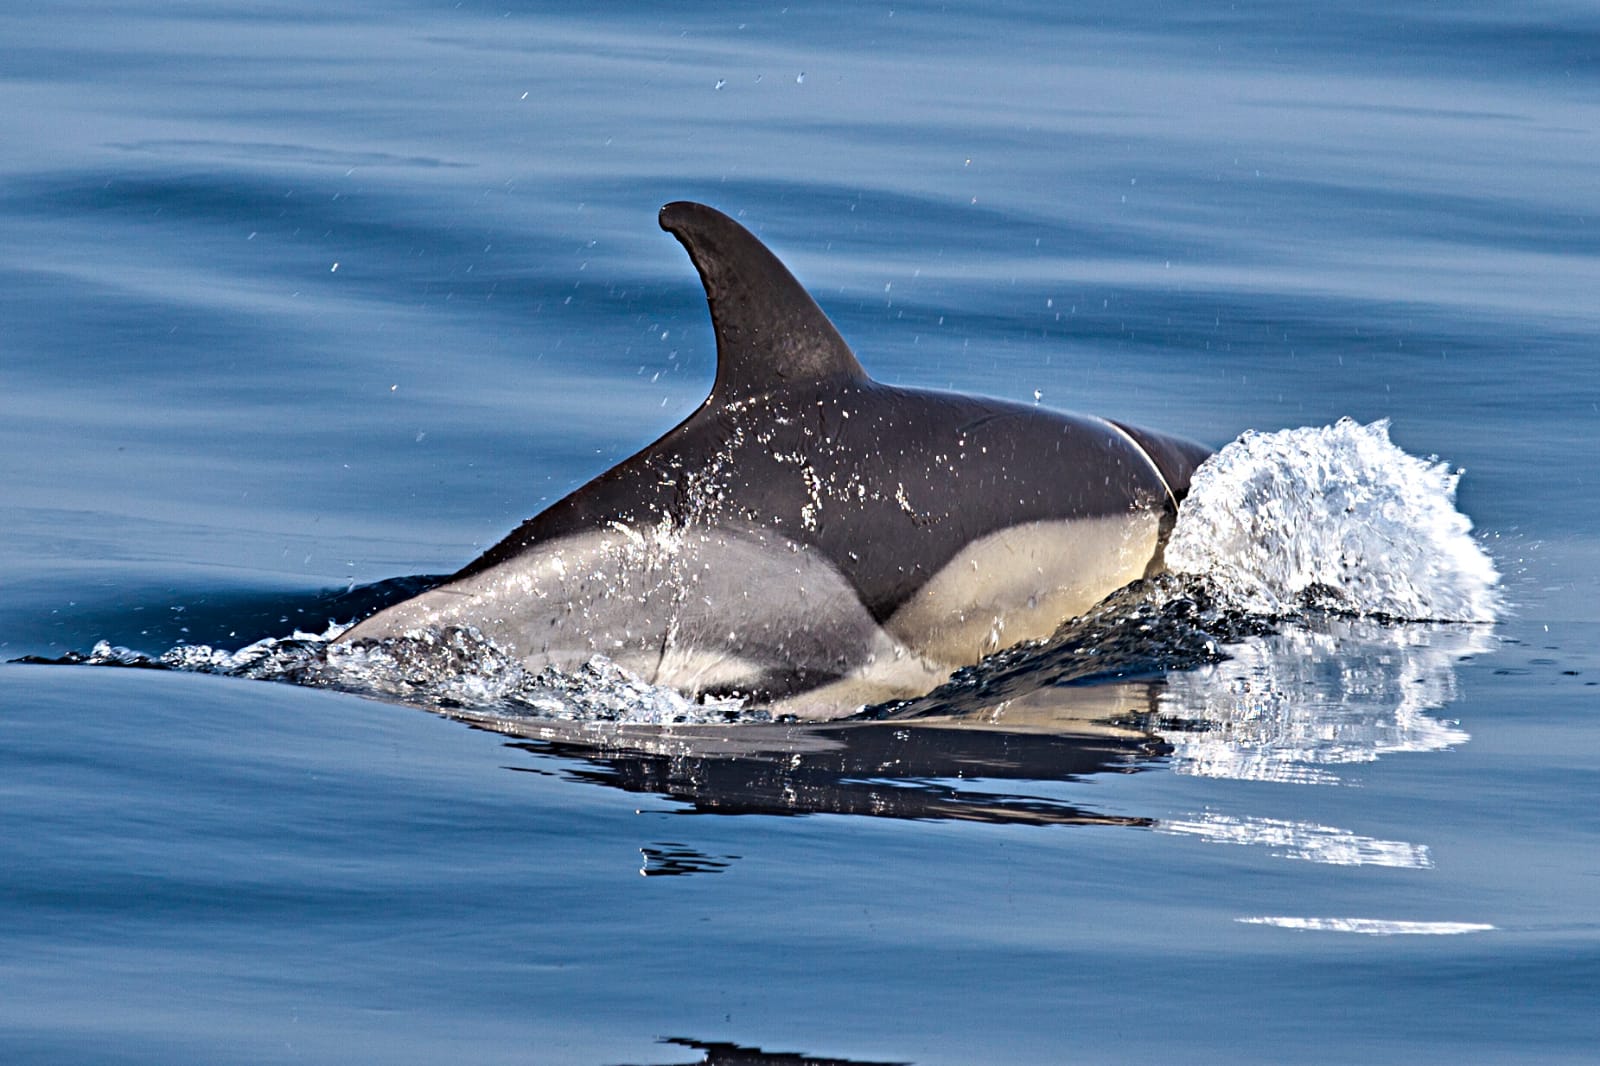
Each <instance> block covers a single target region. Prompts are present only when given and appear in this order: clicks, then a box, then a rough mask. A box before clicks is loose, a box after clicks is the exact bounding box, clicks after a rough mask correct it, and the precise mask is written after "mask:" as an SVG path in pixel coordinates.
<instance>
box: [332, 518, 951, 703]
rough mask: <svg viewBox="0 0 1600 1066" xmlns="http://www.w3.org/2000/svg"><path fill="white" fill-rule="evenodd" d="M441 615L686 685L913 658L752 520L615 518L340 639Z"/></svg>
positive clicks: (828, 579) (763, 683)
mask: <svg viewBox="0 0 1600 1066" xmlns="http://www.w3.org/2000/svg"><path fill="white" fill-rule="evenodd" d="M452 625H454V626H472V627H474V628H476V629H478V630H479V631H480V632H481V633H482V634H483V635H484V636H486V637H488V638H489V639H491V640H493V641H494V642H495V643H496V644H498V645H500V646H501V647H502V648H504V649H506V650H507V651H508V652H511V653H512V654H515V655H517V656H518V657H519V658H521V659H522V660H523V662H524V663H525V664H527V665H528V666H529V667H530V668H533V669H540V668H543V667H544V666H547V665H549V666H555V667H556V668H558V669H562V670H568V671H570V670H575V669H576V668H578V667H579V666H581V665H582V664H583V663H585V662H587V661H588V660H589V659H590V658H592V657H593V656H594V655H596V654H603V655H606V656H607V657H609V658H610V659H612V660H613V661H614V662H616V663H617V664H618V665H619V666H622V667H624V668H625V669H627V670H628V671H629V672H631V673H633V674H635V675H637V676H638V677H640V678H642V679H643V680H645V681H649V682H651V683H652V684H660V685H669V686H671V687H673V688H676V689H678V690H680V691H682V692H685V693H687V694H689V695H696V694H698V693H700V692H704V691H708V690H712V691H719V692H721V691H728V690H730V689H742V690H744V691H746V692H750V691H774V692H778V693H782V692H784V691H799V690H801V689H806V688H811V687H815V686H818V685H823V684H826V683H828V682H831V681H834V680H836V679H840V678H847V677H853V676H858V675H860V674H861V673H862V672H863V671H866V672H882V669H881V668H880V667H879V666H878V663H880V662H882V663H884V664H903V663H908V662H909V661H911V660H914V659H915V657H914V656H912V655H911V653H910V652H909V651H908V650H907V649H905V648H904V647H902V646H899V645H897V644H896V643H895V641H893V640H892V639H891V638H890V637H889V636H888V635H887V634H885V633H884V631H883V630H882V629H881V628H880V627H879V626H878V624H877V623H876V621H874V620H873V618H872V616H871V614H870V613H869V612H868V611H867V610H866V608H865V607H864V606H863V605H862V603H861V600H860V597H859V596H858V594H857V593H856V590H855V588H854V586H852V585H851V584H850V583H849V581H847V580H846V579H845V577H844V576H843V575H842V574H840V573H839V571H838V570H837V569H836V568H835V567H834V566H833V564H832V563H831V562H829V561H828V559H827V558H826V557H824V556H823V555H822V554H821V553H820V552H817V551H815V550H813V549H809V548H806V547H804V546H802V545H800V544H797V543H795V542H793V541H790V540H788V539H787V538H785V537H782V536H778V535H776V534H773V533H771V532H770V531H766V530H760V529H740V530H731V529H723V528H710V529H693V528H691V529H689V530H687V531H685V530H681V529H677V528H674V527H670V526H665V525H663V526H657V527H649V528H646V529H644V530H638V529H634V528H632V527H628V526H624V525H621V524H615V525H613V526H612V527H610V528H609V529H606V530H602V531H597V532H594V533H586V534H581V535H578V536H574V537H566V538H562V539H560V540H556V541H552V542H550V543H549V544H546V545H541V546H539V547H537V548H534V549H531V550H529V551H527V552H524V553H523V554H522V555H520V556H518V557H517V558H515V559H511V560H508V561H507V562H505V563H502V564H500V565H499V566H496V567H493V568H491V569H489V570H486V571H483V572H482V573H478V574H474V575H472V576H470V577H467V578H465V579H463V580H461V581H456V582H451V583H450V584H447V585H443V586H440V587H439V588H436V589H432V590H430V591H428V592H425V593H423V594H422V595H420V596H417V597H415V598H413V599H411V600H407V601H406V602H404V603H401V604H397V605H395V606H394V607H391V608H389V609H388V610H385V611H382V612H380V613H379V614H377V615H374V616H373V617H372V618H369V619H367V620H366V621H364V622H362V623H361V624H360V625H359V626H356V627H355V628H354V629H352V630H350V631H349V632H347V633H346V634H345V635H344V637H343V638H341V639H344V640H357V639H366V638H382V637H392V636H399V635H403V634H404V633H406V632H407V631H411V630H418V629H423V628H437V627H441V626H452ZM909 668H911V669H912V672H913V673H915V674H916V675H917V676H918V677H919V678H924V677H928V678H931V680H929V681H927V682H926V683H925V684H922V686H921V687H920V688H918V689H916V690H915V691H914V692H906V693H905V694H908V695H915V694H919V693H920V692H924V691H927V689H928V688H931V687H933V685H935V684H938V682H939V681H941V680H943V677H944V674H942V673H939V672H937V671H936V670H932V669H930V668H927V667H924V666H923V665H921V664H919V663H911V665H910V667H909ZM899 669H902V668H901V667H899V666H896V667H895V669H894V670H890V671H889V673H890V674H893V673H894V672H895V670H899ZM946 672H947V671H946ZM905 687H906V685H905V684H904V683H900V684H896V685H894V686H892V687H891V688H889V689H887V690H884V691H887V692H889V695H885V696H883V697H882V698H891V697H892V696H893V695H897V694H900V693H901V690H902V689H904V688H905ZM862 702H867V701H866V700H863V701H862ZM857 705H858V706H859V704H857ZM851 709H852V710H853V709H854V707H852V708H851Z"/></svg>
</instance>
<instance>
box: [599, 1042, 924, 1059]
mask: <svg viewBox="0 0 1600 1066" xmlns="http://www.w3.org/2000/svg"><path fill="white" fill-rule="evenodd" d="M661 1043H663V1044H671V1045H673V1046H674V1047H681V1048H688V1049H690V1050H692V1051H698V1052H700V1053H701V1054H702V1055H703V1056H705V1057H704V1058H702V1059H701V1060H700V1061H699V1062H698V1063H695V1064H693V1066H911V1063H908V1062H878V1061H871V1062H868V1061H867V1060H865V1059H836V1058H829V1057H826V1056H819V1055H807V1054H805V1053H804V1052H795V1051H762V1050H761V1049H760V1048H757V1047H745V1046H743V1045H741V1044H730V1043H726V1042H724V1041H720V1040H693V1039H691V1038H689V1037H683V1036H669V1037H665V1038H663V1039H662V1040H661ZM619 1066H622V1064H619Z"/></svg>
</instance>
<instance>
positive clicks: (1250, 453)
mask: <svg viewBox="0 0 1600 1066" xmlns="http://www.w3.org/2000/svg"><path fill="white" fill-rule="evenodd" d="M1459 476H1460V475H1459V473H1457V472H1453V471H1451V470H1450V468H1449V467H1448V465H1447V464H1445V463H1443V462H1440V461H1439V460H1438V459H1436V458H1435V459H1418V458H1416V457H1415V456H1412V455H1408V454H1407V453H1405V452H1404V451H1402V450H1400V449H1399V448H1398V447H1396V446H1395V445H1394V444H1393V443H1392V442H1391V441H1390V440H1389V423H1388V422H1387V421H1386V420H1385V421H1378V422H1374V423H1372V424H1371V425H1366V426H1363V425H1360V424H1358V423H1356V422H1353V421H1351V420H1350V419H1348V418H1345V419H1340V420H1339V422H1338V423H1336V424H1335V425H1332V426H1323V427H1314V428H1304V429H1288V430H1282V431H1280V432H1276V433H1257V432H1254V431H1251V432H1247V433H1245V434H1243V435H1242V436H1240V437H1239V439H1238V440H1236V441H1234V442H1233V443H1232V444H1229V445H1228V446H1227V447H1225V448H1223V449H1222V450H1221V451H1219V452H1218V453H1217V454H1216V455H1214V456H1212V457H1211V458H1210V459H1208V460H1207V461H1206V462H1205V463H1203V464H1202V465H1201V466H1200V468H1199V470H1197V471H1196V472H1195V475H1194V479H1193V481H1192V483H1191V485H1190V489H1189V497H1188V499H1186V500H1185V501H1184V503H1183V506H1182V507H1181V508H1180V509H1179V511H1178V520H1177V524H1176V526H1175V527H1174V529H1173V532H1172V536H1171V539H1170V540H1169V541H1168V543H1167V549H1166V561H1167V565H1168V567H1169V568H1171V569H1172V570H1173V571H1175V572H1178V573H1187V574H1196V575H1201V576H1204V577H1207V578H1209V579H1211V580H1212V582H1213V583H1214V584H1215V586H1216V587H1217V588H1218V589H1219V590H1221V592H1222V594H1223V595H1224V596H1225V597H1227V599H1228V601H1229V602H1230V603H1231V604H1232V605H1234V606H1236V607H1238V608H1239V609H1240V610H1243V611H1246V612H1248V613H1251V614H1256V615H1264V616H1268V617H1282V616H1285V615H1292V614H1294V613H1296V612H1297V611H1298V610H1299V609H1300V608H1302V607H1304V606H1306V605H1308V604H1309V605H1313V606H1320V607H1326V608H1330V609H1335V610H1339V611H1344V612H1347V613H1350V614H1357V615H1368V616H1382V617H1387V618H1392V619H1408V620H1418V621H1421V620H1436V621H1459V622H1492V621H1494V620H1495V617H1496V615H1497V614H1498V613H1499V596H1498V594H1497V591H1496V585H1497V584H1498V582H1499V579H1500V575H1499V574H1498V573H1497V572H1496V570H1495V567H1494V564H1493V562H1491V561H1490V559H1489V556H1488V555H1487V554H1485V552H1484V551H1483V549H1482V548H1481V547H1480V546H1479V545H1478V543H1477V542H1476V541H1475V540H1473V539H1472V536H1471V531H1472V523H1471V522H1470V521H1469V520H1468V519H1467V517H1466V516H1465V515H1463V514H1462V513H1461V512H1460V511H1458V510H1456V507H1455V493H1456V482H1457V480H1458V478H1459Z"/></svg>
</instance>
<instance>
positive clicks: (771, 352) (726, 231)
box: [661, 200, 867, 405]
mask: <svg viewBox="0 0 1600 1066" xmlns="http://www.w3.org/2000/svg"><path fill="white" fill-rule="evenodd" d="M661 228H662V229H664V230H666V231H667V232H668V233H670V234H672V235H673V236H674V237H676V238H678V240H679V242H680V243H682V245H683V246H684V248H685V249H687V250H688V252H689V258H690V259H691V260H693V262H694V267H695V269H696V270H697V271H699V272H700V281H701V282H702V283H703V284H704V285H705V289H706V303H707V304H708V305H709V306H710V308H711V325H712V328H713V329H715V330H716V334H717V380H716V382H715V384H713V385H712V386H711V398H710V402H711V403H713V404H718V405H721V404H727V403H732V402H733V401H735V400H742V399H749V398H752V397H756V396H764V395H767V394H768V393H771V392H773V391H774V390H775V389H779V388H784V387H787V386H792V385H798V384H805V383H809V382H819V381H827V380H835V379H837V380H839V381H841V382H844V381H866V380H867V374H866V371H865V370H863V369H861V364H860V363H859V362H857V361H856V356H855V353H854V352H852V351H851V350H850V346H849V345H848V344H846V343H845V342H844V338H843V337H841V336H839V331H838V330H837V329H835V328H834V326H833V323H832V322H830V321H828V316H827V315H825V314H823V313H822V308H820V307H818V306H817V302H816V301H815V300H813V299H812V298H811V294H810V293H808V292H806V290H805V288H804V286H802V285H801V284H800V283H799V282H798V281H796V280H795V278H794V275H793V274H791V273H789V270H788V268H787V267H785V266H784V265H783V264H782V263H781V262H779V260H778V257H777V256H775V255H773V254H772V252H771V251H769V250H768V249H767V246H766V245H764V244H762V243H761V242H760V241H759V240H757V239H756V238H755V235H754V234H752V233H751V232H750V231H749V230H747V229H745V228H744V227H743V226H741V225H739V223H737V222H735V221H734V220H733V219H731V218H729V217H728V216H727V215H724V214H723V213H722V212H721V211H717V210H715V209H713V208H710V207H707V206H705V205H704V204H696V203H691V202H689V201H686V200H683V201H679V202H677V203H671V204H668V205H667V206H665V207H663V208H662V209H661Z"/></svg>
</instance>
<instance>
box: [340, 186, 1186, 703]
mask: <svg viewBox="0 0 1600 1066" xmlns="http://www.w3.org/2000/svg"><path fill="white" fill-rule="evenodd" d="M660 221H661V228H662V229H664V230H667V231H668V232H669V233H671V234H672V235H673V236H675V237H676V238H677V239H678V240H679V241H680V242H681V243H682V244H683V246H684V248H685V249H687V250H688V253H689V258H690V259H691V260H692V261H693V262H694V265H695V269H696V270H698V271H699V273H700V280H701V281H702V282H703V283H704V286H705V291H706V301H707V303H708V305H709V306H710V310H711V321H712V325H713V327H714V329H715V333H716V341H717V373H716V380H715V382H714V383H713V385H712V387H711V394H710V395H709V396H708V397H707V398H706V400H705V402H704V403H703V404H701V405H700V407H699V408H698V409H696V410H695V412H694V413H693V414H692V415H690V416H689V417H688V418H687V419H686V420H684V421H683V422H682V423H681V424H679V425H678V426H676V427H675V428H673V429H672V430H670V431H669V432H668V433H667V434H666V435H665V436H663V437H662V438H661V439H660V440H657V441H656V442H655V443H654V444H651V445H650V446H649V447H647V448H645V449H644V450H643V451H640V452H639V453H638V454H636V455H634V456H632V457H630V458H628V459H626V460H624V461H622V462H621V463H618V464H617V465H616V466H614V467H612V468H611V469H610V470H608V471H606V472H605V473H603V474H601V475H600V476H599V477H597V478H595V479H594V480H593V481H591V482H589V483H588V484H587V485H584V486H583V487H582V488H580V489H577V490H576V491H574V492H573V493H571V494H570V495H568V496H566V497H565V498H563V499H561V500H560V501H558V502H556V503H555V504H553V505H551V506H550V507H549V508H547V509H546V510H544V511H542V512H541V513H539V514H538V515H536V516H534V517H533V518H530V519H528V520H527V521H526V522H524V523H523V524H522V525H521V526H520V527H518V528H517V529H516V530H515V531H513V532H512V533H511V534H510V535H509V536H507V537H506V538H505V539H504V540H502V541H501V542H500V543H499V544H497V545H495V546H494V547H493V548H491V549H489V550H488V551H487V552H485V553H484V554H483V555H482V556H480V557H479V558H478V559H476V560H474V561H473V562H471V563H469V564H468V565H467V566H466V567H464V568H463V569H462V570H460V571H459V572H458V573H456V574H454V575H452V576H451V577H450V578H448V579H447V580H446V581H445V582H444V583H442V584H440V585H438V586H437V587H435V588H432V589H429V590H428V591H426V592H423V593H422V594H420V595H418V596H415V597H413V598H411V599H409V600H406V601H404V602H401V603H398V604H395V605H393V606H391V607H388V608H386V609H385V610H382V611H379V612H378V613H377V614H374V615H372V616H371V617H369V618H367V619H365V620H364V621H362V622H360V623H359V624H358V625H356V626H354V627H353V628H351V629H350V630H348V631H346V632H345V633H344V635H343V636H342V637H340V638H339V639H340V640H341V641H342V642H350V641H358V640H370V639H382V638H387V637H397V636H402V635H405V634H407V633H409V632H416V631H420V630H426V629H439V628H444V627H451V626H460V627H471V628H475V629H477V630H478V631H479V632H480V633H481V634H482V635H483V636H484V637H487V638H489V639H491V640H493V641H494V642H495V643H496V644H497V645H499V646H500V647H501V648H503V649H504V650H506V651H507V652H510V653H512V654H514V655H516V656H518V657H520V658H521V659H522V660H523V661H524V663H525V664H527V665H528V666H529V667H531V668H535V669H538V668H542V667H544V666H555V667H557V668H559V669H564V670H573V669H576V668H578V667H579V666H581V665H582V664H583V663H584V662H586V661H588V660H589V659H590V658H592V657H593V656H595V655H597V654H599V655H605V656H607V657H609V658H610V659H612V660H613V661H615V662H616V663H618V664H619V665H620V666H622V667H624V668H625V669H627V670H629V671H631V672H632V673H634V674H636V675H638V676H639V677H641V678H642V679H644V680H646V681H649V682H652V683H654V684H658V685H668V686H671V687H673V688H676V689H679V690H681V691H683V692H684V693H686V694H688V695H699V694H719V695H720V694H729V693H735V692H736V693H739V694H742V695H746V696H749V697H752V698H753V699H754V700H755V701H757V702H758V703H764V704H770V705H773V706H774V707H775V708H776V709H779V710H781V711H784V712H788V713H794V714H797V715H800V716H802V717H807V718H827V717H836V716H839V715H843V714H849V713H851V712H853V711H855V710H856V709H858V708H859V707H860V706H861V705H863V704H865V703H870V702H879V701H882V700H887V699H897V698H904V697H910V696H917V695H921V694H923V693H925V692H927V691H928V690H929V689H931V688H933V687H934V686H936V685H938V684H939V683H940V682H942V681H944V680H945V678H946V677H947V676H948V675H949V673H950V671H951V670H953V669H955V668H957V667H960V666H964V665H969V664H971V663H974V662H976V661H977V660H978V659H979V658H980V657H982V656H983V655H985V654H988V653H989V652H992V651H995V650H998V649H999V648H1002V647H1006V646H1009V645H1011V644H1015V643H1017V642H1018V641H1022V640H1029V639H1037V638H1040V637H1044V636H1047V635H1049V634H1050V633H1051V632H1052V631H1053V630H1054V629H1055V628H1056V626H1057V625H1058V624H1059V623H1060V622H1061V621H1063V620H1065V619H1067V618H1070V617H1072V616H1074V615H1077V614H1080V613H1082V612H1083V611H1084V610H1085V609H1087V608H1088V607H1090V606H1092V605H1093V604H1094V603H1096V602H1097V601H1099V600H1100V599H1102V598H1103V597H1104V596H1106V595H1107V594H1109V593H1111V592H1113V591H1115V590H1116V589H1118V588H1120V587H1122V586H1123V585H1125V584H1127V583H1128V582H1129V581H1132V580H1134V579H1137V578H1139V577H1142V576H1145V575H1146V574H1148V573H1152V572H1155V571H1157V570H1159V569H1160V568H1161V548H1162V544H1163V541H1164V538H1165V534H1166V532H1167V530H1168V529H1170V527H1171V523H1172V521H1173V518H1174V516H1175V514H1176V510H1177V505H1178V503H1179V501H1180V500H1182V498H1183V496H1184V494H1185V493H1186V492H1187V491H1188V487H1189V478H1190V475H1191V474H1192V473H1193V471H1194V468H1195V467H1196V466H1197V465H1198V464H1199V463H1200V462H1201V461H1202V460H1204V459H1205V457H1206V456H1207V454H1208V452H1207V450H1206V449H1205V448H1203V447H1201V446H1200V445H1198V444H1194V443H1191V442H1189V441H1185V440H1181V439H1178V438H1174V437H1169V436H1165V435H1162V434H1157V433H1152V432H1149V431H1147V430H1143V429H1137V428H1135V427H1132V426H1124V425H1121V424H1118V423H1116V422H1111V421H1108V420H1106V419H1101V418H1093V417H1088V416H1084V415H1073V414H1064V413H1060V412H1056V411H1050V410H1046V409H1042V408H1039V407H1029V406H1024V405H1021V404H1015V403H1008V402H1005V401H1001V400H992V399H987V398H982V397H974V396H963V395H957V394H952V393H942V392H931V391H922V390H915V389H902V388H896V387H894V386H891V385H883V384H879V383H878V382H876V381H873V380H872V379H871V378H870V377H868V376H867V373H866V371H865V370H863V369H862V367H861V364H860V363H859V362H858V361H857V360H856V357H855V354H854V353H853V352H852V351H851V350H850V347H849V345H847V344H846V343H845V342H844V339H843V338H842V337H841V336H840V335H839V332H838V331H837V330H836V329H835V328H834V326H833V323H832V322H830V321H829V320H828V318H827V316H826V315H824V314H823V313H822V310H821V308H819V307H818V306H817V305H816V303H815V302H814V301H813V300H812V299H811V297H810V295H809V294H808V293H807V292H806V290H805V289H804V288H803V287H802V286H801V285H800V283H799V282H797V281H796V280H795V279H794V277H793V276H792V275H791V274H790V273H789V271H788V270H787V269H785V267H784V266H783V264H782V263H781V262H779V261H778V259H777V257H776V256H774V255H773V254H772V252H771V251H769V250H768V249H767V248H766V247H765V246H764V245H763V244H762V243H761V242H760V241H759V240H757V239H756V238H755V237H754V236H753V235H752V234H751V233H750V232H749V231H747V230H746V229H744V227H742V226H740V225H739V224H738V223H736V222H735V221H733V220H732V219H731V218H729V217H728V216H726V215H724V214H722V213H721V212H718V211H715V210H713V209H712V208H709V207H706V206H704V205H702V204H695V203H687V202H680V203H671V204H668V205H667V206H665V207H663V208H662V209H661V217H660Z"/></svg>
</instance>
